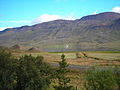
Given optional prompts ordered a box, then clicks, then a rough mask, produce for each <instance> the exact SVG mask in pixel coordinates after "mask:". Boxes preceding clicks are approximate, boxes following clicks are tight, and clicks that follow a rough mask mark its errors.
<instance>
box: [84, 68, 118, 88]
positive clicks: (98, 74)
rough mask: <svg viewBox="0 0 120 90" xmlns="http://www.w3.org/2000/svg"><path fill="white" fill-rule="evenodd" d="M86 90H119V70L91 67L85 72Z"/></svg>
mask: <svg viewBox="0 0 120 90" xmlns="http://www.w3.org/2000/svg"><path fill="white" fill-rule="evenodd" d="M85 87H86V90H120V69H119V68H114V70H110V69H105V68H104V69H102V68H97V67H92V68H91V69H90V70H88V71H87V75H86V83H85Z"/></svg>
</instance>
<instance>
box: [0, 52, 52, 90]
mask: <svg viewBox="0 0 120 90" xmlns="http://www.w3.org/2000/svg"><path fill="white" fill-rule="evenodd" d="M50 76H51V68H50V66H49V64H47V63H45V62H44V61H43V57H41V56H37V57H33V56H31V55H25V56H23V57H21V58H20V59H14V58H12V57H11V54H10V53H8V52H5V51H0V90H46V88H47V87H49V85H50V83H51V82H50V80H51V78H50Z"/></svg>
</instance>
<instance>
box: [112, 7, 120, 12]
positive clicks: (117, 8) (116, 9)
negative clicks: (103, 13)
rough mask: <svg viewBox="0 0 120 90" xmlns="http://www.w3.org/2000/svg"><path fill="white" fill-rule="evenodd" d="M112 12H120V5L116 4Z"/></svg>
mask: <svg viewBox="0 0 120 90" xmlns="http://www.w3.org/2000/svg"><path fill="white" fill-rule="evenodd" d="M112 12H116V13H120V6H116V7H114V8H113V9H112Z"/></svg>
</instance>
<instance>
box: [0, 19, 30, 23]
mask: <svg viewBox="0 0 120 90" xmlns="http://www.w3.org/2000/svg"><path fill="white" fill-rule="evenodd" d="M30 22H31V21H29V20H18V21H17V20H11V21H0V23H30Z"/></svg>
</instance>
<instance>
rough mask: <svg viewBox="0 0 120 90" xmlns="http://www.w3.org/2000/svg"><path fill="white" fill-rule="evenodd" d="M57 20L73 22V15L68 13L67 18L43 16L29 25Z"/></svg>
mask: <svg viewBox="0 0 120 90" xmlns="http://www.w3.org/2000/svg"><path fill="white" fill-rule="evenodd" d="M58 19H65V20H74V19H75V18H74V13H70V14H69V15H68V16H60V15H49V14H43V15H41V16H39V17H38V18H36V19H34V20H33V21H32V22H31V23H32V24H36V23H42V22H48V21H53V20H58Z"/></svg>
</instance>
